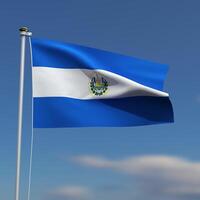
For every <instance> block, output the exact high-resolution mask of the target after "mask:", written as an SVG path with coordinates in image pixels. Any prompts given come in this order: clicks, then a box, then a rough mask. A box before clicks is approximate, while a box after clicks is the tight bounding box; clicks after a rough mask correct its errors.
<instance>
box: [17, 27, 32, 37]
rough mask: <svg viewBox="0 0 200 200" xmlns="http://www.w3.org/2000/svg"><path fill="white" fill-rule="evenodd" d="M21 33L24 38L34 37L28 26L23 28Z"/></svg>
mask: <svg viewBox="0 0 200 200" xmlns="http://www.w3.org/2000/svg"><path fill="white" fill-rule="evenodd" d="M19 31H20V35H22V36H29V37H30V36H31V35H32V33H31V32H30V31H29V28H28V27H26V26H23V27H21V28H20V29H19Z"/></svg>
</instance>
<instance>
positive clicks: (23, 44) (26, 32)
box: [15, 27, 32, 200]
mask: <svg viewBox="0 0 200 200" xmlns="http://www.w3.org/2000/svg"><path fill="white" fill-rule="evenodd" d="M19 31H20V37H21V57H20V78H19V102H18V132H17V163H16V188H15V200H19V190H20V165H21V140H22V114H23V93H24V65H25V47H26V37H29V36H31V35H32V34H31V32H29V30H28V28H26V27H22V28H20V29H19Z"/></svg>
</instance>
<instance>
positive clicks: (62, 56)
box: [31, 38, 168, 90]
mask: <svg viewBox="0 0 200 200" xmlns="http://www.w3.org/2000/svg"><path fill="white" fill-rule="evenodd" d="M31 43H32V55H33V66H35V67H37V66H44V67H54V68H84V69H102V70H107V71H110V72H113V73H116V74H119V75H121V76H124V77H126V78H128V79H131V80H134V81H136V82H138V83H140V84H143V85H146V86H148V87H152V88H154V89H158V90H163V84H164V79H165V77H166V73H167V69H168V67H167V65H163V64H157V63H153V62H149V61H146V60H141V59H137V58H133V57H129V56H124V55H120V54H116V53H111V52H108V51H104V50H99V49H94V48H90V47H84V46H79V45H75V44H69V43H61V42H56V41H51V40H44V39H33V38H32V39H31Z"/></svg>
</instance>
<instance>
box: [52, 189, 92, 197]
mask: <svg viewBox="0 0 200 200" xmlns="http://www.w3.org/2000/svg"><path fill="white" fill-rule="evenodd" d="M50 194H51V195H53V196H56V197H61V198H65V199H85V198H87V197H88V196H90V190H89V189H88V188H86V187H82V186H63V187H59V188H56V189H55V190H53V191H52V192H51V193H50Z"/></svg>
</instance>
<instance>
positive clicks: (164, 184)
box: [72, 155, 200, 199]
mask: <svg viewBox="0 0 200 200" xmlns="http://www.w3.org/2000/svg"><path fill="white" fill-rule="evenodd" d="M72 160H73V161H74V162H76V163H77V164H79V165H84V166H88V167H93V168H99V169H110V170H113V171H116V172H120V173H126V174H128V175H131V176H134V177H135V178H137V184H138V186H139V188H140V189H141V191H142V192H143V193H146V194H147V195H148V197H149V196H152V197H154V198H155V197H157V198H158V196H159V198H161V197H162V199H164V197H166V198H174V199H180V198H181V199H182V198H186V199H199V198H200V163H199V162H191V161H189V160H186V159H182V158H178V157H171V156H154V155H153V156H140V157H128V158H126V159H121V160H110V159H105V158H102V157H97V156H88V155H83V156H76V157H73V158H72Z"/></svg>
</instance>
